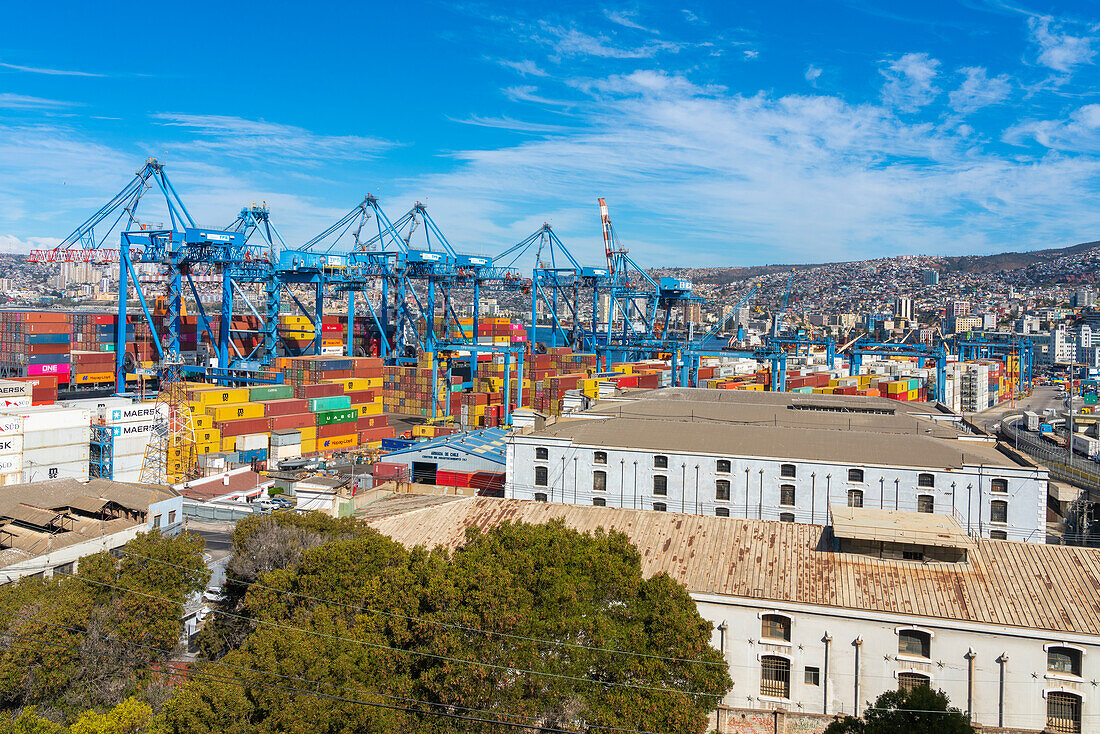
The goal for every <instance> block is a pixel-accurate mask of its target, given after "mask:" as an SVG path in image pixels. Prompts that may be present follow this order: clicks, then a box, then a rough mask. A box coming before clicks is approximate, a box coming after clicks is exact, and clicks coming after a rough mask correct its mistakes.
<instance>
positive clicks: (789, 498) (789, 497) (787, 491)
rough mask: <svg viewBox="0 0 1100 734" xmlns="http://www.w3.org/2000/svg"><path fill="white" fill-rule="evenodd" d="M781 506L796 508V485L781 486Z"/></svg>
mask: <svg viewBox="0 0 1100 734" xmlns="http://www.w3.org/2000/svg"><path fill="white" fill-rule="evenodd" d="M779 504H780V505H782V506H783V507H794V485H793V484H780V485H779Z"/></svg>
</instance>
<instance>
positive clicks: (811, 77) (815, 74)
mask: <svg viewBox="0 0 1100 734" xmlns="http://www.w3.org/2000/svg"><path fill="white" fill-rule="evenodd" d="M804 76H805V77H806V81H808V82H809V83H810V84H816V83H817V80H818V79H819V78H821V67H820V66H814V65H813V64H810V65H809V66H807V67H806V73H805V74H804Z"/></svg>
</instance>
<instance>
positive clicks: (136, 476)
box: [111, 469, 141, 483]
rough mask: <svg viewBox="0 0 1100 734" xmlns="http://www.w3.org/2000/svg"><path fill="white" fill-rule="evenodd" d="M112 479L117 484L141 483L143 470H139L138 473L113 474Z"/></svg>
mask: <svg viewBox="0 0 1100 734" xmlns="http://www.w3.org/2000/svg"><path fill="white" fill-rule="evenodd" d="M111 479H113V480H114V481H116V482H135V483H137V482H140V481H141V469H137V470H136V471H125V472H117V471H116V472H112V474H111Z"/></svg>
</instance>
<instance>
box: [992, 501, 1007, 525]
mask: <svg viewBox="0 0 1100 734" xmlns="http://www.w3.org/2000/svg"><path fill="white" fill-rule="evenodd" d="M989 521H990V522H1008V503H1007V502H1005V501H1004V500H993V501H992V502H990V503H989Z"/></svg>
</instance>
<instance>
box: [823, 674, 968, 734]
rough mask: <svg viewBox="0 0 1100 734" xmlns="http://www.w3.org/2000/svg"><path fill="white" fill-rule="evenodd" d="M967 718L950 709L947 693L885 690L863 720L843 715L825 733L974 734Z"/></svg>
mask: <svg viewBox="0 0 1100 734" xmlns="http://www.w3.org/2000/svg"><path fill="white" fill-rule="evenodd" d="M973 732H974V727H973V726H971V724H970V719H968V718H967V717H966V715H965V714H963V713H962V712H961V711H959V710H958V709H957V708H953V707H951V706H950V701H949V700H948V698H947V694H946V693H944V692H943V691H934V690H932V689H931V688H929V687H928V686H917V687H916V688H914V689H912V690H910V691H903V690H897V691H887V692H886V693H883V694H882V695H881V696H879V697H878V699H876V700H875V704H874V705H873V706H869V707H868V708H867V710H866V711H864V712H863V718H862V719H857V718H854V717H852V716H845V717H844V718H843V719H840V720H839V721H834V722H833V723H831V724H829V726H828V727H826V729H825V734H973Z"/></svg>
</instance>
